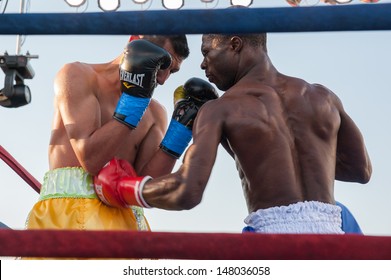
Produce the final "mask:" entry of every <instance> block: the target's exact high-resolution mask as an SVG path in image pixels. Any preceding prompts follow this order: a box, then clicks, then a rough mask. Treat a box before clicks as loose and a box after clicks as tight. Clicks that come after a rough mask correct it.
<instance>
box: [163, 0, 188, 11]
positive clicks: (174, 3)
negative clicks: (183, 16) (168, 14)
mask: <svg viewBox="0 0 391 280" xmlns="http://www.w3.org/2000/svg"><path fill="white" fill-rule="evenodd" d="M162 5H163V7H164V8H166V9H168V10H178V9H180V8H182V7H183V5H184V1H183V0H162Z"/></svg>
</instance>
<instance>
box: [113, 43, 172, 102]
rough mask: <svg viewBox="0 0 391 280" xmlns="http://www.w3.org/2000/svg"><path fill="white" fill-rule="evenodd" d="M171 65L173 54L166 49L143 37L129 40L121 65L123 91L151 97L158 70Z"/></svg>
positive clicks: (133, 94)
mask: <svg viewBox="0 0 391 280" xmlns="http://www.w3.org/2000/svg"><path fill="white" fill-rule="evenodd" d="M170 65H171V56H170V54H169V53H168V52H167V51H166V50H165V49H163V48H161V47H159V46H157V45H155V44H154V43H151V42H149V41H147V40H142V39H140V40H134V41H132V42H129V43H128V44H127V46H126V48H125V50H124V53H123V57H122V60H121V63H120V66H119V72H120V81H121V90H122V92H123V93H126V94H129V95H132V96H137V97H144V98H151V97H152V93H153V91H154V89H155V87H156V75H157V71H158V70H159V69H167V68H168V67H169V66H170Z"/></svg>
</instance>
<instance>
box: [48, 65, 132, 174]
mask: <svg viewBox="0 0 391 280" xmlns="http://www.w3.org/2000/svg"><path fill="white" fill-rule="evenodd" d="M86 67H87V66H85V65H83V64H80V63H73V64H67V65H65V66H64V67H63V68H62V69H61V70H60V71H59V73H58V74H57V76H56V79H55V92H56V97H55V100H56V104H57V106H58V108H59V111H60V114H61V118H62V121H63V123H64V127H65V130H66V133H67V135H68V138H69V140H70V143H71V145H72V148H73V150H74V152H75V154H76V157H77V159H78V161H79V163H80V165H81V166H82V167H83V168H84V169H85V170H86V171H87V172H89V173H91V174H96V173H97V172H98V171H99V170H100V168H102V166H103V165H104V164H106V162H107V159H109V158H112V157H113V156H114V155H115V154H116V153H117V149H116V148H118V147H120V144H121V143H122V141H123V139H125V135H128V134H129V128H127V127H126V126H124V125H122V124H120V123H119V122H117V121H115V120H111V121H109V122H108V123H107V124H106V125H105V126H103V127H102V124H101V112H100V106H99V102H98V100H97V97H96V95H95V93H94V90H95V89H94V88H93V85H94V84H95V85H96V83H94V80H92V78H91V76H90V75H89V71H88V69H86ZM104 147H111V148H110V149H104Z"/></svg>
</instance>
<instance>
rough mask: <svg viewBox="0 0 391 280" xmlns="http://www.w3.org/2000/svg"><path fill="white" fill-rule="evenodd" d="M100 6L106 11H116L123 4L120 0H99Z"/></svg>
mask: <svg viewBox="0 0 391 280" xmlns="http://www.w3.org/2000/svg"><path fill="white" fill-rule="evenodd" d="M98 6H99V8H100V9H101V10H103V11H105V12H114V11H116V10H117V9H118V8H119V6H121V3H120V0H98Z"/></svg>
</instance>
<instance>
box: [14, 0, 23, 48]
mask: <svg viewBox="0 0 391 280" xmlns="http://www.w3.org/2000/svg"><path fill="white" fill-rule="evenodd" d="M23 11H24V0H20V9H19V12H20V13H21V14H23ZM21 47H22V35H16V54H17V55H18V54H20V53H21Z"/></svg>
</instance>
